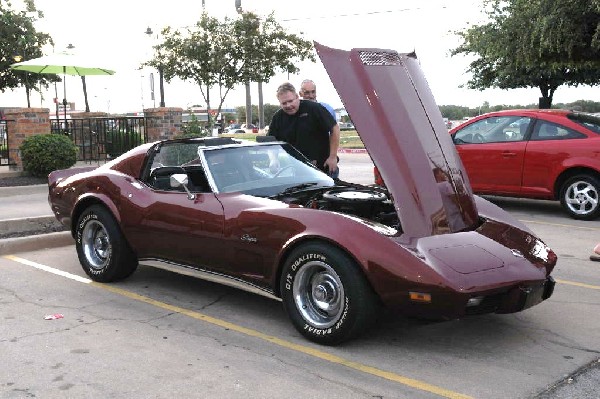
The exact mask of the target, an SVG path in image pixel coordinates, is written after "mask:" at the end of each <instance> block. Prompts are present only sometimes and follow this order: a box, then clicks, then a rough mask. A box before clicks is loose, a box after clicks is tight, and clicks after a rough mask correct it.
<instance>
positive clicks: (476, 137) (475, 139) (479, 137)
mask: <svg viewBox="0 0 600 399" xmlns="http://www.w3.org/2000/svg"><path fill="white" fill-rule="evenodd" d="M484 141H485V139H484V138H483V136H482V135H481V134H479V133H475V135H474V136H473V142H474V143H483V142H484Z"/></svg>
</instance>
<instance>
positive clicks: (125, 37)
mask: <svg viewBox="0 0 600 399" xmlns="http://www.w3.org/2000/svg"><path fill="white" fill-rule="evenodd" d="M82 3H83V2H82V1H81V0H52V1H49V0H37V1H36V5H37V7H38V9H40V10H42V11H43V12H44V14H45V18H44V19H43V20H39V21H38V23H37V25H36V27H37V29H38V30H40V31H44V32H47V33H49V34H50V35H51V36H52V37H53V39H54V41H55V43H56V47H55V48H56V51H61V50H63V49H65V48H66V47H67V45H68V44H69V43H71V44H73V45H74V46H75V49H76V50H75V51H76V52H78V53H79V54H81V55H92V56H93V57H94V58H95V59H97V60H99V61H97V62H98V63H99V64H102V65H99V66H104V67H111V68H112V69H115V70H116V71H117V73H116V74H115V75H113V76H90V77H88V78H87V79H86V81H87V85H88V98H89V102H90V109H91V110H92V111H109V112H113V113H116V112H135V111H140V110H141V109H142V108H148V107H152V106H153V105H154V104H156V105H158V101H159V98H158V96H159V95H158V74H157V72H156V71H152V70H151V69H144V70H141V71H140V70H139V69H138V68H139V65H140V64H141V63H142V62H143V61H144V60H146V59H148V58H150V54H151V50H152V49H151V46H152V40H154V39H153V38H151V37H149V36H148V35H146V34H145V33H144V32H145V31H146V28H147V27H151V28H152V29H153V31H154V32H156V33H158V32H159V31H160V29H161V28H162V27H164V26H172V27H184V26H189V25H193V24H194V23H195V22H196V21H197V20H198V19H199V18H200V14H201V12H202V1H201V0H170V1H168V2H162V3H152V2H148V1H147V0H145V1H141V0H104V1H102V2H98V3H94V4H93V5H91V3H90V5H87V4H86V5H85V6H83V5H82ZM86 3H87V2H86ZM17 4H19V0H13V5H15V6H16V5H17ZM234 4H235V0H205V7H206V11H207V12H208V13H209V14H210V15H212V16H215V17H223V16H225V15H227V16H229V17H232V18H233V17H235V16H236V11H235V7H234ZM157 5H161V7H160V8H159V7H157ZM242 6H243V8H244V9H245V10H248V11H253V12H256V13H257V14H259V15H263V16H264V15H268V14H269V13H271V12H274V15H275V17H276V18H277V19H278V20H279V21H280V23H281V25H282V26H283V27H284V28H286V29H287V30H288V31H290V32H292V33H296V34H302V36H303V37H304V38H305V39H307V40H315V41H317V42H319V43H321V44H324V45H326V46H329V47H334V48H340V49H344V50H350V49H351V48H354V47H373V48H386V49H393V50H397V51H398V52H410V51H413V50H416V53H417V57H418V58H419V60H420V63H421V67H422V68H423V70H424V73H425V76H426V77H427V80H428V82H429V85H430V86H431V89H432V91H433V94H434V96H435V99H436V101H437V103H438V104H439V105H444V104H453V105H465V106H469V107H477V106H479V105H481V104H482V103H483V102H484V101H488V102H489V103H490V104H492V105H495V104H511V105H514V104H530V103H536V104H537V100H538V97H539V96H540V93H539V90H538V89H519V90H495V89H490V90H485V91H475V90H469V89H466V88H461V87H460V86H461V85H464V84H465V83H466V82H467V81H468V78H469V76H468V74H467V73H466V68H467V66H468V63H469V60H468V59H466V58H465V57H450V56H449V51H450V50H451V49H452V48H454V47H456V46H457V45H458V43H459V42H458V39H457V37H456V36H455V35H454V34H452V32H453V31H456V30H462V29H464V28H466V27H468V26H469V24H476V23H479V22H481V21H482V18H483V15H482V13H481V0H478V1H477V0H471V1H469V0H427V1H424V0H372V1H369V2H348V1H342V0H302V1H296V2H287V1H286V2H284V1H281V0H242ZM516 39H517V38H516ZM51 52H52V48H49V49H48V50H47V53H51ZM299 67H300V69H301V71H300V73H299V74H298V75H291V76H289V81H290V82H292V83H293V84H295V85H296V86H298V85H299V83H300V81H302V80H303V79H306V78H310V79H313V80H314V81H315V82H316V83H317V89H318V99H319V100H320V101H325V102H328V103H330V104H331V105H332V106H334V107H341V106H342V104H341V101H340V99H339V97H338V95H337V93H336V92H335V89H334V88H333V86H332V84H331V83H330V81H329V78H328V76H327V74H326V72H325V70H324V69H323V67H322V65H321V64H320V62H319V61H317V62H316V63H310V62H304V63H301V64H299ZM151 73H153V74H154V80H155V88H156V90H155V91H156V100H155V101H154V102H153V101H152V100H150V96H149V88H150V82H149V81H150V74H151ZM286 80H288V76H287V74H285V75H284V74H281V75H277V76H275V77H273V78H272V80H271V82H268V83H266V84H265V85H264V101H265V102H266V103H272V104H276V103H277V101H276V98H275V95H274V91H275V88H276V87H277V86H278V85H279V84H280V83H282V82H284V81H286ZM66 83H67V100H69V101H75V102H76V106H77V109H80V110H81V109H83V108H84V107H85V106H84V101H83V93H82V87H81V81H80V79H79V78H78V77H69V76H68V77H67V79H66ZM599 90H600V89H598V88H592V87H588V86H584V87H579V88H567V87H560V88H559V89H558V90H557V91H556V93H555V95H554V102H555V103H557V102H571V101H575V100H579V99H586V100H598V93H599ZM216 95H217V93H216V92H215V93H213V95H212V96H211V97H212V98H216ZM252 96H253V103H254V104H257V103H258V95H257V86H256V84H253V85H252ZM53 97H54V87H52V88H51V90H49V91H48V92H46V93H45V95H44V98H43V99H42V98H40V96H39V95H38V94H37V93H36V94H33V95H32V98H31V102H32V106H33V107H38V106H43V107H48V108H50V109H53V103H52V99H53ZM58 97H59V99H61V100H62V97H63V95H62V86H61V85H60V84H59V87H58ZM165 102H166V105H167V106H178V107H182V108H187V107H188V106H190V105H193V104H202V105H204V101H203V100H202V97H201V95H200V91H199V89H198V88H197V87H196V86H195V84H194V83H192V82H181V81H173V82H171V83H166V84H165ZM244 104H245V91H244V88H243V86H240V87H238V88H236V89H235V91H233V92H230V94H229V95H228V97H227V99H226V100H225V106H226V107H230V108H233V107H236V106H240V105H244ZM211 105H213V106H216V105H217V104H211ZM0 106H23V107H24V106H26V98H25V91H24V89H20V90H16V91H14V92H6V93H3V94H0Z"/></svg>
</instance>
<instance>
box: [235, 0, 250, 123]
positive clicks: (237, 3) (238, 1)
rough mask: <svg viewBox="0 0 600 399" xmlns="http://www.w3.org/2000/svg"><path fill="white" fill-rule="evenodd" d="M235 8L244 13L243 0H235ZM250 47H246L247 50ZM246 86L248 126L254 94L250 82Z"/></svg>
mask: <svg viewBox="0 0 600 399" xmlns="http://www.w3.org/2000/svg"><path fill="white" fill-rule="evenodd" d="M235 10H236V11H237V13H238V14H240V15H241V14H242V13H243V12H244V11H243V9H242V0H235ZM247 50H248V48H246V51H247ZM245 86H246V126H248V125H249V124H251V123H252V95H251V94H250V82H249V81H247V82H246V83H245Z"/></svg>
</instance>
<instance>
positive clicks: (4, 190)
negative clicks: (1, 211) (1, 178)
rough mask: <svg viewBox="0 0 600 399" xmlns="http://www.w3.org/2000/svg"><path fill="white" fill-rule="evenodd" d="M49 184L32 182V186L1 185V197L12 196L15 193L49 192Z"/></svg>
mask: <svg viewBox="0 0 600 399" xmlns="http://www.w3.org/2000/svg"><path fill="white" fill-rule="evenodd" d="M47 192H48V185H47V184H32V185H30V186H9V187H0V197H12V196H14V195H28V194H40V193H47Z"/></svg>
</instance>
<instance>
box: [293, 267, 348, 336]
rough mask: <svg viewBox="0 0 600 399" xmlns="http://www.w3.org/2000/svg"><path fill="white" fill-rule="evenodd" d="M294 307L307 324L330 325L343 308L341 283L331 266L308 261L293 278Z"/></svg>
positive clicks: (343, 298)
mask: <svg viewBox="0 0 600 399" xmlns="http://www.w3.org/2000/svg"><path fill="white" fill-rule="evenodd" d="M293 297H294V302H295V304H296V308H297V309H298V311H299V312H300V314H301V315H302V317H303V318H304V320H306V321H307V322H308V323H309V324H311V325H312V326H313V327H317V328H328V327H331V326H333V325H334V324H335V323H336V322H337V321H338V320H339V319H340V317H341V316H342V312H343V310H344V302H345V294H344V285H343V284H342V281H341V280H340V277H339V276H338V274H337V273H336V272H335V270H333V268H332V267H331V266H329V265H328V264H326V263H323V262H317V261H314V262H308V263H306V264H305V265H304V266H302V268H301V269H300V270H299V271H298V274H297V275H296V278H295V280H294V286H293Z"/></svg>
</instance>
